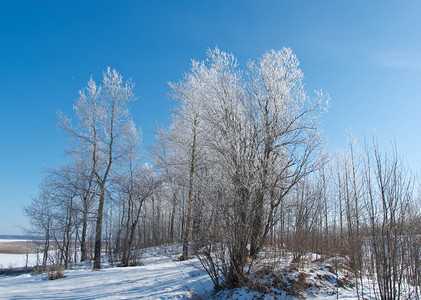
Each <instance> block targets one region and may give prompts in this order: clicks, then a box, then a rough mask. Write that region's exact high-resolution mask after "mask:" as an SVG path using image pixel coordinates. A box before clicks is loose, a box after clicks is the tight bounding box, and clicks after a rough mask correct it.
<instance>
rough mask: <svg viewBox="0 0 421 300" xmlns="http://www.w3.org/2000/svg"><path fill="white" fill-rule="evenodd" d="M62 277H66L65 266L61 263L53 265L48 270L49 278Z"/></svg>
mask: <svg viewBox="0 0 421 300" xmlns="http://www.w3.org/2000/svg"><path fill="white" fill-rule="evenodd" d="M60 278H64V273H63V267H62V266H60V265H56V266H52V267H51V268H50V269H49V270H48V275H47V279H48V280H56V279H60Z"/></svg>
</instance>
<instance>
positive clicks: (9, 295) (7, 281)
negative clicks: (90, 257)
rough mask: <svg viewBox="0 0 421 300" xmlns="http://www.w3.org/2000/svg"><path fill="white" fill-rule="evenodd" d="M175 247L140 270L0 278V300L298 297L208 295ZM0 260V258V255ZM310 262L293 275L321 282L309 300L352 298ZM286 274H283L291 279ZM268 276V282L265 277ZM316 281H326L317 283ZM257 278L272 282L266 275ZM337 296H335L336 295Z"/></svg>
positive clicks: (153, 252) (151, 254) (204, 279)
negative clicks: (305, 275) (52, 278)
mask: <svg viewBox="0 0 421 300" xmlns="http://www.w3.org/2000/svg"><path fill="white" fill-rule="evenodd" d="M180 254H181V248H180V245H178V246H172V245H170V246H161V247H153V248H148V249H145V250H143V255H142V259H141V262H142V264H143V265H142V266H137V267H127V268H116V267H115V268H111V267H107V266H106V264H104V265H105V268H104V269H102V270H100V271H92V270H91V269H90V266H89V265H76V266H72V269H71V270H66V271H64V275H65V277H64V278H62V279H58V280H47V274H40V275H31V274H24V275H18V276H4V275H3V276H0V299H246V300H247V299H267V300H269V299H300V298H298V297H297V298H293V297H291V296H288V295H286V292H285V291H284V292H282V291H279V293H276V294H275V293H272V294H265V295H263V294H262V293H259V292H256V291H251V290H250V289H249V288H248V287H243V288H239V289H235V290H231V291H222V292H220V293H218V294H217V295H213V294H212V288H213V283H212V281H211V279H210V277H209V276H208V275H207V274H206V272H205V271H203V270H201V269H200V268H199V266H200V263H199V262H198V260H197V259H191V260H189V261H184V262H180V261H178V260H177V258H178V257H179V256H180ZM0 259H1V256H0ZM317 266H318V265H317V264H310V265H309V266H307V267H304V268H302V269H300V271H299V272H305V273H308V279H307V282H310V283H311V282H312V281H313V283H312V284H311V286H312V288H314V287H315V286H317V285H318V284H323V285H322V286H320V288H319V289H317V290H316V291H315V293H313V292H312V291H311V289H312V288H309V289H307V291H306V292H305V294H304V295H305V296H307V297H308V298H310V299H325V300H333V299H337V298H338V299H357V294H356V291H355V288H352V287H351V286H345V287H342V288H339V289H336V287H335V282H337V281H336V279H334V278H333V275H332V272H331V271H329V270H328V268H327V267H323V266H322V265H320V267H317ZM294 272H295V273H296V274H299V272H298V271H292V272H291V273H289V275H288V276H292V277H293V276H296V274H295V275H294ZM271 278H272V279H271ZM317 278H319V279H320V278H323V279H326V280H325V281H323V282H324V283H321V282H322V281H318V280H317ZM262 280H264V281H267V282H270V281H271V280H272V281H273V277H271V275H264V276H263V277H262ZM364 284H365V286H366V289H365V292H366V293H365V295H364V298H365V299H370V300H371V299H374V298H375V297H374V296H375V295H374V293H373V289H372V288H371V287H370V286H371V283H370V282H368V281H367V282H365V283H364ZM336 292H338V295H336Z"/></svg>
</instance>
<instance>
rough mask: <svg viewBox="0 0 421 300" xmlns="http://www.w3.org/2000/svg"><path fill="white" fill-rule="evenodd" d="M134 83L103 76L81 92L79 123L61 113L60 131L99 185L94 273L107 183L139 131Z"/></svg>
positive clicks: (112, 72)
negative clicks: (131, 107)
mask: <svg viewBox="0 0 421 300" xmlns="http://www.w3.org/2000/svg"><path fill="white" fill-rule="evenodd" d="M133 87H134V85H133V83H132V82H131V81H130V80H129V81H126V82H123V78H122V76H121V75H120V73H119V72H117V71H116V70H114V69H113V70H111V69H110V68H107V70H106V71H105V72H104V73H103V79H102V84H101V85H97V83H96V82H95V81H94V80H93V79H92V78H91V79H90V80H89V81H88V85H87V87H86V88H84V89H82V90H81V91H80V92H79V98H78V99H77V101H76V103H75V105H74V107H73V108H74V111H75V115H76V117H77V122H76V124H75V125H73V124H72V122H71V120H70V119H69V118H67V117H65V116H64V115H63V114H62V113H59V117H60V124H59V125H60V127H61V128H62V129H63V130H64V131H65V132H66V133H67V134H68V135H69V136H70V137H71V138H72V141H73V142H74V147H73V149H72V150H73V151H75V152H77V153H78V154H79V155H82V156H87V157H89V158H90V160H91V164H90V165H91V166H92V172H93V174H94V177H95V180H96V182H97V184H98V193H99V197H98V208H97V212H96V230H95V252H94V253H95V254H94V255H95V257H94V269H99V268H100V267H101V261H100V256H101V238H102V223H103V211H104V201H105V194H106V187H107V182H108V180H109V177H110V174H111V172H112V167H113V166H115V164H116V162H117V161H118V160H121V159H122V158H123V157H124V156H125V155H126V153H127V151H128V150H129V149H128V147H130V146H131V145H130V144H127V143H126V142H125V141H127V140H131V139H133V136H134V135H136V129H135V126H134V123H133V121H132V120H131V117H130V110H129V106H128V105H129V103H130V102H131V101H133V100H134V99H135V97H134V94H133Z"/></svg>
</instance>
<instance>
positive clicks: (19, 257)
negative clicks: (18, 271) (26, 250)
mask: <svg viewBox="0 0 421 300" xmlns="http://www.w3.org/2000/svg"><path fill="white" fill-rule="evenodd" d="M41 259H42V256H41ZM36 264H37V255H36V254H28V264H27V263H26V254H9V253H0V269H3V268H21V267H25V266H26V265H27V266H28V267H33V266H35V265H36ZM0 298H1V294H0Z"/></svg>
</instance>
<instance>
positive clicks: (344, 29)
mask: <svg viewBox="0 0 421 300" xmlns="http://www.w3.org/2000/svg"><path fill="white" fill-rule="evenodd" d="M420 15H421V1H264V0H262V1H215V0H214V1H182V0H178V1H159V0H153V1H152V0H151V1H2V2H1V3H0V82H1V84H0V86H1V87H0V104H1V106H0V234H16V233H20V227H21V226H25V225H26V221H25V217H24V216H23V215H22V213H21V212H22V206H24V205H27V204H28V203H29V202H30V200H31V197H33V196H36V195H37V193H38V184H39V182H40V180H41V178H42V176H43V169H44V167H55V166H59V165H60V164H63V163H64V162H65V160H66V157H65V155H64V147H65V143H66V138H65V137H64V136H63V135H62V134H61V133H60V132H59V131H58V130H57V127H56V123H57V117H56V112H57V110H59V109H60V110H62V111H64V112H65V113H67V114H68V115H71V114H72V105H73V103H74V100H75V99H76V98H77V92H78V90H79V89H81V88H83V87H84V86H85V85H86V82H87V80H88V79H89V77H90V76H91V75H93V77H94V79H96V80H97V81H100V79H101V73H102V71H103V70H105V68H106V67H107V66H111V67H113V68H116V69H117V70H119V71H120V72H121V73H122V75H123V76H124V77H125V78H130V77H131V78H132V80H133V81H134V82H135V83H136V88H135V93H136V96H137V97H138V98H139V99H138V101H137V102H135V103H133V105H132V113H133V118H134V121H135V122H136V124H137V126H139V127H142V130H143V133H144V145H145V146H148V145H149V144H150V143H151V142H152V140H153V136H152V134H151V130H152V129H153V128H154V127H155V125H156V124H157V123H158V124H164V125H166V124H168V120H169V99H168V96H167V94H168V92H169V88H168V85H167V82H168V81H177V80H178V79H180V78H181V76H182V74H183V73H185V72H187V71H188V69H189V64H190V61H191V59H204V58H205V52H206V49H207V48H213V47H215V45H217V46H218V47H219V48H221V49H222V50H225V51H228V52H233V53H234V54H235V55H236V57H237V58H238V60H239V63H240V65H241V66H243V67H244V66H245V63H246V61H247V60H248V59H256V58H258V57H259V56H260V55H262V54H263V53H264V51H266V50H269V49H280V48H282V47H284V46H286V47H291V48H292V49H293V51H294V52H295V53H296V54H297V56H298V59H299V60H300V62H301V68H302V70H303V72H304V75H305V82H306V86H307V89H308V90H309V91H312V90H314V89H323V90H325V91H327V92H328V93H329V94H330V95H331V98H332V102H331V107H330V109H329V113H328V114H326V115H325V116H324V119H323V124H322V126H323V130H324V132H325V136H326V137H327V139H328V143H327V144H328V146H329V147H331V148H335V147H344V146H345V144H346V142H345V133H346V131H347V130H348V129H350V128H352V129H353V131H354V132H355V134H356V135H357V137H358V139H359V141H362V134H363V132H364V131H365V132H366V133H367V134H368V135H371V133H372V132H373V131H374V130H375V131H376V134H377V136H378V137H379V139H380V141H381V142H382V143H384V144H387V143H389V141H390V140H391V139H392V138H393V137H395V138H396V142H397V146H398V149H399V151H400V152H401V153H402V154H403V155H404V156H405V158H406V161H407V162H408V164H410V165H411V167H412V169H413V170H415V171H419V170H420V167H421V156H420V153H421V140H420V132H421V118H420V117H421V18H420Z"/></svg>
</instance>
